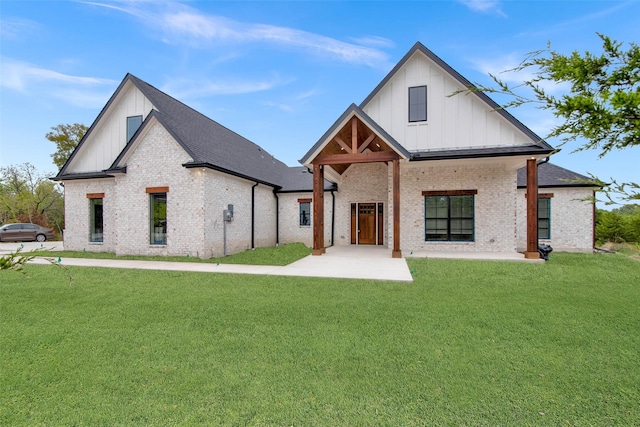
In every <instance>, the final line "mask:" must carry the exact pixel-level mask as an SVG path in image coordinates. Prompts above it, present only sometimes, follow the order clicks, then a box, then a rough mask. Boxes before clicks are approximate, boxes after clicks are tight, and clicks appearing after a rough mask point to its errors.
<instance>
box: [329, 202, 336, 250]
mask: <svg viewBox="0 0 640 427" xmlns="http://www.w3.org/2000/svg"><path fill="white" fill-rule="evenodd" d="M334 191H335V190H331V245H330V246H333V238H334V233H335V228H336V195H335V194H334Z"/></svg>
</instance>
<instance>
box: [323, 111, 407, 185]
mask: <svg viewBox="0 0 640 427" xmlns="http://www.w3.org/2000/svg"><path fill="white" fill-rule="evenodd" d="M378 153H379V154H378ZM385 153H388V155H385ZM338 156H340V157H342V156H344V159H343V160H340V158H338ZM387 157H389V158H388V159H387ZM391 157H395V158H397V157H398V156H397V153H396V152H395V151H394V149H393V148H391V147H390V146H389V144H387V143H386V142H385V141H384V139H382V138H381V137H380V136H378V135H377V134H376V133H375V132H373V131H372V130H371V129H370V128H369V127H368V126H367V125H366V124H365V123H364V122H362V120H360V119H359V118H358V117H357V116H353V117H352V118H351V120H349V121H347V122H346V124H345V125H344V126H343V127H342V128H341V129H340V130H339V131H338V132H337V133H336V135H335V136H334V137H333V138H332V139H331V140H330V141H329V142H328V143H327V144H326V145H325V146H324V148H323V149H322V150H321V151H320V153H318V156H317V157H316V160H314V162H315V161H320V162H323V159H324V160H325V161H324V162H323V163H325V164H326V165H327V166H330V167H331V168H332V169H333V170H335V171H336V172H337V173H338V174H340V175H342V174H343V173H344V172H345V171H346V170H347V169H348V168H349V166H351V164H353V163H362V162H363V160H365V159H368V161H370V162H376V161H389V160H392V159H391ZM356 158H357V159H358V160H356ZM327 159H331V161H327Z"/></svg>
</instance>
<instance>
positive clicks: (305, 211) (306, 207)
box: [300, 202, 311, 226]
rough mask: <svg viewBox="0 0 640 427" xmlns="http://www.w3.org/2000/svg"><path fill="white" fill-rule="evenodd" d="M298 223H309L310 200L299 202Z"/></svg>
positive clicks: (307, 224) (303, 224)
mask: <svg viewBox="0 0 640 427" xmlns="http://www.w3.org/2000/svg"><path fill="white" fill-rule="evenodd" d="M300 225H301V226H309V225H311V203H310V202H301V203H300Z"/></svg>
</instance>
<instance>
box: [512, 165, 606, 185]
mask: <svg viewBox="0 0 640 427" xmlns="http://www.w3.org/2000/svg"><path fill="white" fill-rule="evenodd" d="M576 181H580V182H576ZM596 186H597V185H596V184H595V183H593V180H592V179H591V178H589V177H587V176H584V175H580V174H579V173H576V172H572V171H570V170H568V169H565V168H561V167H560V166H556V165H554V164H552V163H549V162H547V163H541V164H539V165H538V187H540V188H544V187H596ZM526 187H527V168H521V169H518V188H526Z"/></svg>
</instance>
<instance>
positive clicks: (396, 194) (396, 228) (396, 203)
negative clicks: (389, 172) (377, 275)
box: [391, 159, 402, 258]
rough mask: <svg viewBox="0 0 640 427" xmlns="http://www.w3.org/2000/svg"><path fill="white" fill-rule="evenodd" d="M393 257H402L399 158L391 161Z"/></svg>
mask: <svg viewBox="0 0 640 427" xmlns="http://www.w3.org/2000/svg"><path fill="white" fill-rule="evenodd" d="M391 256H392V257H393V258H402V251H401V250H400V160H398V159H396V160H394V161H393V252H391Z"/></svg>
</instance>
